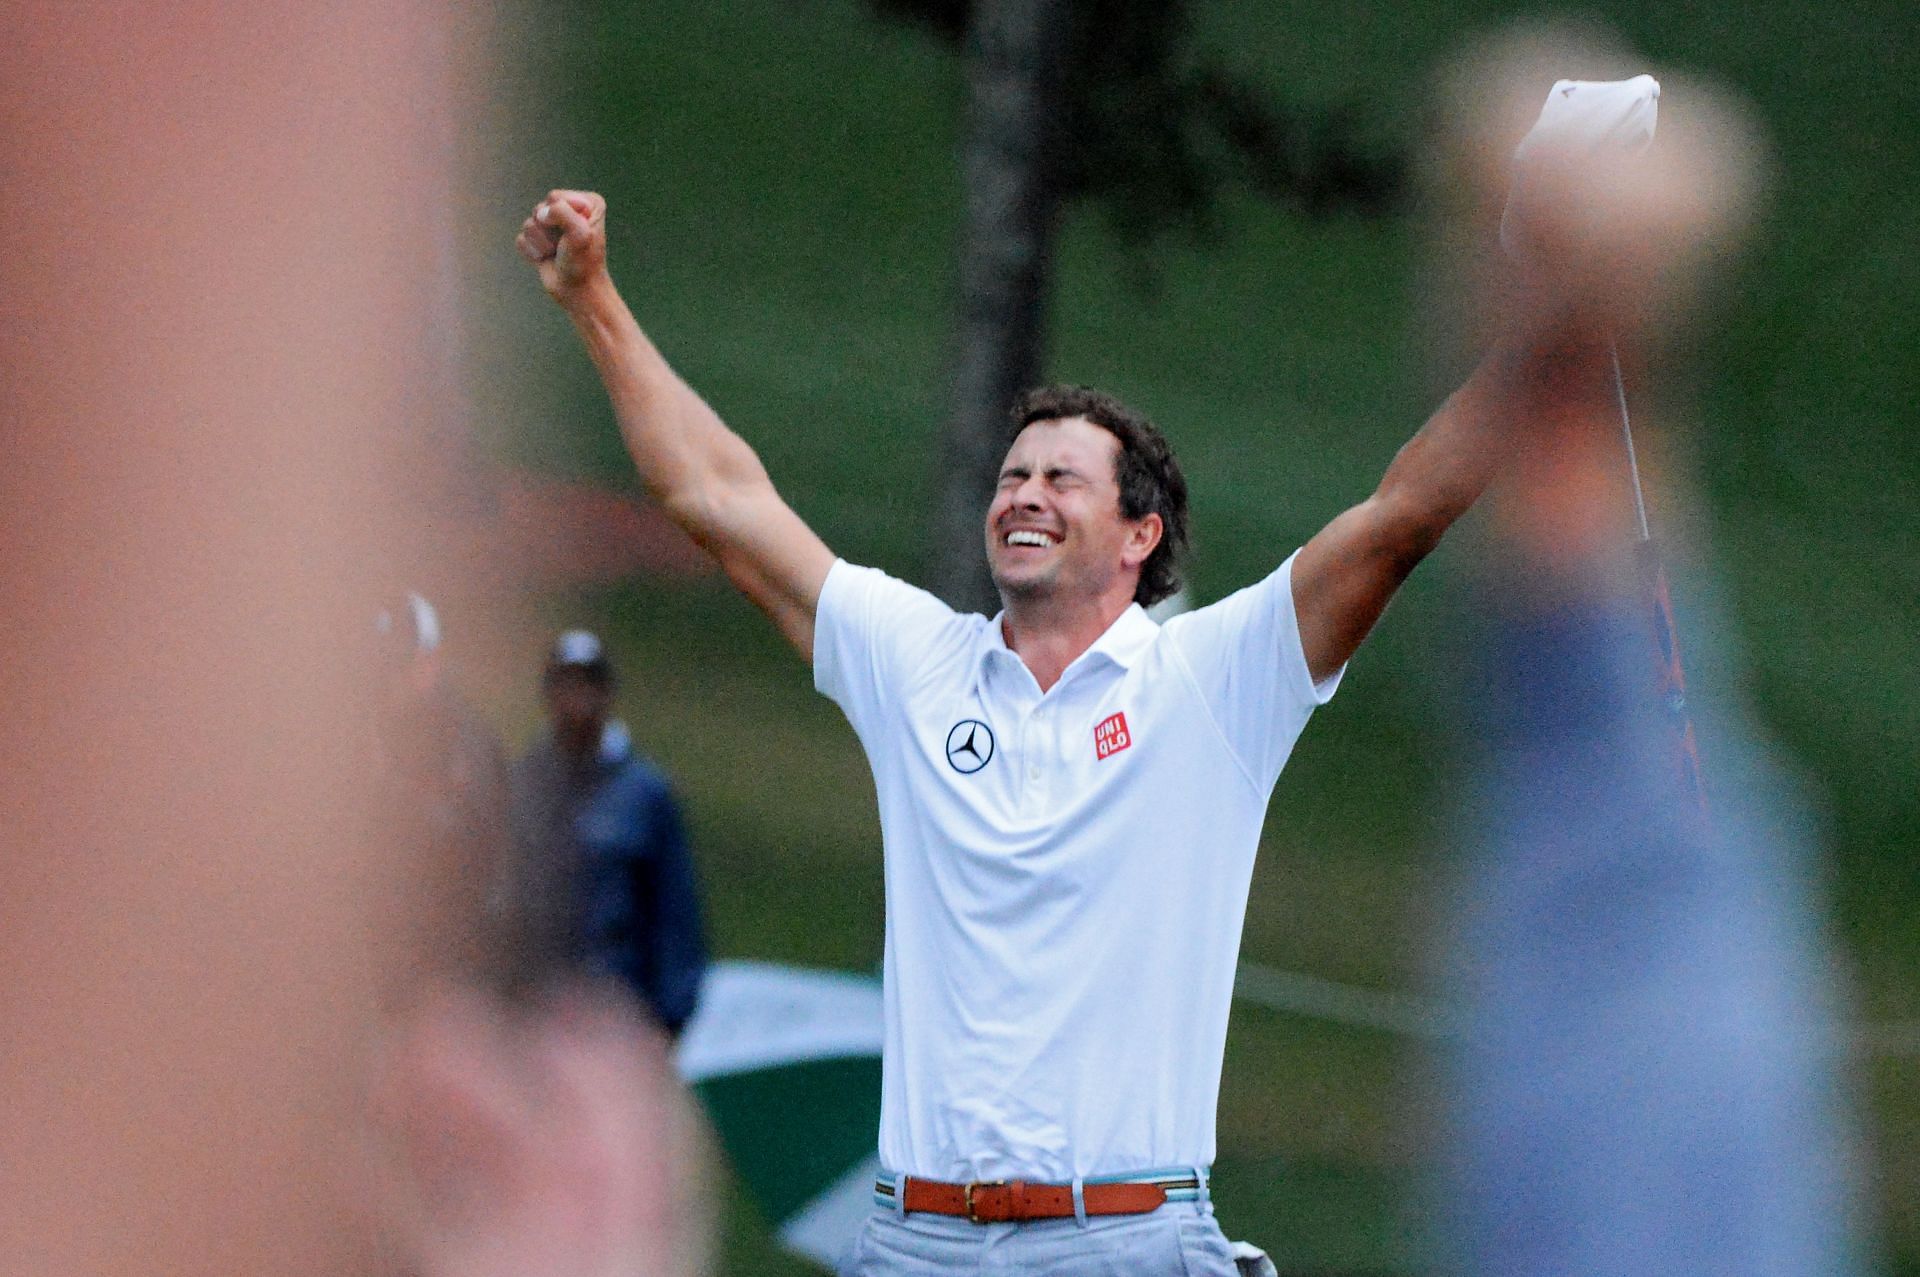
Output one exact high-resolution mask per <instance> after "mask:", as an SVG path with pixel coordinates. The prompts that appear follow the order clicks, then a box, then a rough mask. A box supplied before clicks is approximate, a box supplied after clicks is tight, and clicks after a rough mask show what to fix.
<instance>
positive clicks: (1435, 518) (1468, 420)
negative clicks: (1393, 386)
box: [1293, 350, 1520, 681]
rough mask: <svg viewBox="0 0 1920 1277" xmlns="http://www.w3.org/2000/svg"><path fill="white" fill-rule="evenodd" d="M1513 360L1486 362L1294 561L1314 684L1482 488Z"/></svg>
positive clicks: (1342, 660)
mask: <svg viewBox="0 0 1920 1277" xmlns="http://www.w3.org/2000/svg"><path fill="white" fill-rule="evenodd" d="M1519 358H1520V357H1519V356H1518V355H1517V354H1516V353H1514V352H1512V351H1509V350H1496V351H1495V352H1493V353H1492V354H1490V355H1488V356H1487V358H1486V359H1485V360H1484V361H1482V363H1481V364H1480V367H1479V368H1478V369H1476V370H1475V372H1474V374H1473V376H1471V377H1470V378H1468V379H1467V382H1466V384H1465V385H1463V386H1461V387H1460V389H1459V390H1456V391H1455V392H1454V393H1453V395H1452V396H1451V397H1450V398H1449V399H1448V400H1447V401H1446V402H1445V403H1444V404H1442V405H1440V408H1439V410H1438V411H1437V412H1435V413H1434V414H1433V416H1431V417H1430V418H1428V419H1427V423H1426V424H1425V425H1424V426H1422V427H1421V428H1420V431H1419V433H1417V434H1415V435H1414V436H1413V438H1412V439H1409V440H1408V441H1407V442H1406V443H1405V444H1404V445H1403V446H1402V447H1401V449H1400V451H1399V453H1398V455H1396V456H1395V457H1394V459H1393V464H1392V465H1390V466H1388V467H1387V472H1386V474H1385V475H1384V476H1383V477H1382V478H1381V480H1380V486H1379V487H1378V488H1376V489H1375V490H1374V493H1373V495H1372V496H1370V497H1368V498H1367V499H1366V500H1365V501H1362V502H1361V503H1360V504H1359V505H1357V506H1354V507H1353V508H1352V509H1350V510H1347V511H1346V512H1344V513H1343V514H1341V515H1340V516H1338V517H1337V518H1335V519H1334V520H1333V522H1331V523H1329V524H1328V525H1327V526H1326V527H1324V528H1322V529H1321V530H1320V532H1319V533H1318V534H1317V535H1315V536H1314V538H1313V539H1312V540H1311V541H1308V542H1307V544H1306V545H1305V546H1304V547H1303V548H1302V549H1301V551H1300V557H1299V558H1297V559H1295V560H1294V563H1293V606H1294V612H1295V614H1296V615H1297V616H1298V617H1299V619H1300V641H1301V645H1302V646H1303V647H1304V648H1305V650H1306V656H1307V669H1308V671H1309V672H1310V673H1311V674H1312V675H1313V677H1314V679H1315V680H1316V681H1318V680H1320V679H1323V678H1326V677H1327V676H1328V675H1330V674H1332V673H1333V672H1334V671H1335V670H1337V669H1339V668H1340V667H1341V666H1342V665H1344V664H1346V662H1347V659H1348V658H1349V657H1351V656H1352V655H1353V653H1354V651H1355V650H1356V649H1358V648H1359V646H1360V643H1361V640H1363V639H1365V638H1366V637H1367V634H1368V632H1369V631H1371V630H1372V629H1373V625H1374V622H1375V621H1378V620H1379V619H1380V614H1381V613H1382V612H1384V611H1385V610H1386V607H1387V603H1388V602H1389V601H1390V600H1391V599H1392V598H1393V595H1394V592H1395V591H1396V590H1398V589H1399V588H1400V583H1401V582H1402V581H1405V580H1406V579H1407V576H1408V574H1409V573H1411V572H1412V571H1413V569H1414V566H1415V565H1416V564H1418V563H1419V562H1420V560H1421V559H1423V558H1425V557H1426V556H1427V554H1428V553H1429V552H1430V551H1431V550H1432V549H1433V547H1434V546H1436V545H1438V544H1439V542H1440V537H1441V536H1442V534H1444V533H1445V532H1446V530H1447V529H1448V527H1450V526H1452V524H1453V521H1454V520H1455V519H1457V518H1459V517H1460V516H1461V515H1462V514H1464V513H1466V511H1467V508H1468V507H1469V506H1471V505H1472V504H1473V503H1474V501H1475V500H1476V499H1477V498H1478V497H1479V495H1480V492H1481V490H1482V489H1484V488H1485V487H1486V486H1487V480H1488V478H1489V477H1490V476H1491V475H1492V473H1493V469H1494V465H1495V463H1496V460H1497V458H1498V457H1499V456H1500V455H1501V453H1502V451H1503V446H1502V445H1503V443H1504V441H1505V440H1506V438H1507V431H1506V429H1505V421H1506V418H1507V417H1508V416H1509V415H1510V413H1511V405H1510V403H1509V396H1508V393H1507V388H1508V387H1510V386H1511V385H1512V380H1513V375H1514V365H1515V364H1516V363H1517V362H1518V360H1519Z"/></svg>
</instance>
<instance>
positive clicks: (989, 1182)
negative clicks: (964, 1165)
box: [966, 1179, 1007, 1224]
mask: <svg viewBox="0 0 1920 1277" xmlns="http://www.w3.org/2000/svg"><path fill="white" fill-rule="evenodd" d="M1006 1186H1007V1181H1005V1180H1003V1179H976V1180H973V1181H971V1182H969V1183H968V1184H967V1192H966V1206H967V1222H968V1223H970V1224H992V1223H996V1222H998V1221H995V1220H991V1219H981V1218H980V1216H979V1215H977V1214H975V1213H974V1207H973V1190H974V1189H976V1188H1005V1187H1006Z"/></svg>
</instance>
